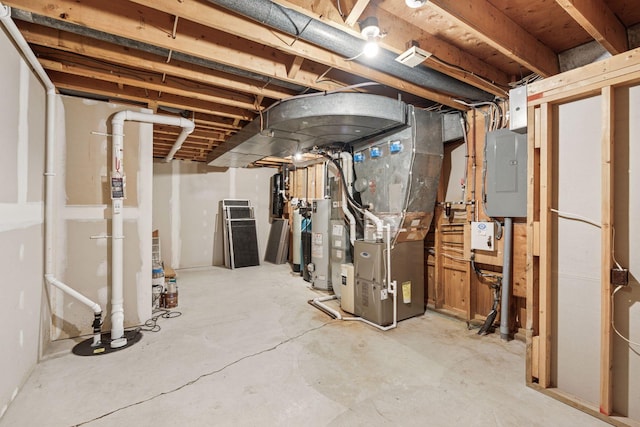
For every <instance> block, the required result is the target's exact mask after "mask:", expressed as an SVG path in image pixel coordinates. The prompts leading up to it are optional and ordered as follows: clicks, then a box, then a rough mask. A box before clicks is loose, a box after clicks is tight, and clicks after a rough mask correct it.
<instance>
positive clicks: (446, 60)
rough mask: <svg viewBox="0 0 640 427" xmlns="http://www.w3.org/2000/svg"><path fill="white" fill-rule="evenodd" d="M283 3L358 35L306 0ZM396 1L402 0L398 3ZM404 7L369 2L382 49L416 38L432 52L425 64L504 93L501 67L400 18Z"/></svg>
mask: <svg viewBox="0 0 640 427" xmlns="http://www.w3.org/2000/svg"><path fill="white" fill-rule="evenodd" d="M274 1H275V2H276V3H278V4H281V5H283V6H285V7H288V8H291V9H294V10H296V11H298V12H300V13H304V14H306V15H308V16H309V17H312V18H315V19H319V20H322V21H323V22H324V23H326V24H328V25H331V26H333V27H334V28H338V29H339V30H341V31H345V32H347V33H349V34H351V35H354V36H359V35H360V30H359V29H358V28H352V27H350V26H348V25H346V24H345V23H344V22H342V20H340V19H335V20H331V16H322V15H319V14H318V13H316V11H315V10H313V9H311V8H309V5H308V1H307V0H274ZM398 3H402V5H399V4H398ZM399 7H402V8H404V9H406V5H405V4H404V2H399V1H397V0H387V1H378V2H375V3H371V2H370V3H369V5H368V7H367V8H366V13H367V15H370V16H375V17H377V18H378V21H379V22H380V23H381V26H382V27H381V29H382V30H383V31H385V29H386V31H385V32H386V33H387V35H386V37H385V38H384V39H382V40H381V41H380V44H381V46H383V47H384V48H385V49H387V50H389V51H391V52H395V53H397V54H400V53H402V52H404V51H405V50H406V49H407V42H409V41H411V40H415V41H417V42H419V44H420V46H422V47H423V48H425V49H426V50H428V51H429V52H431V53H432V54H433V58H430V59H427V61H426V62H425V65H427V66H428V67H430V68H433V69H434V70H437V71H440V72H441V73H443V74H446V75H449V76H451V77H454V78H456V79H458V80H462V81H464V82H466V83H468V84H470V85H472V86H475V87H477V88H480V89H482V90H485V91H487V92H489V93H492V94H494V95H496V96H504V95H505V90H504V88H505V87H507V85H508V83H509V81H510V80H509V76H507V74H506V73H504V72H503V71H501V70H498V69H497V68H495V67H493V66H491V65H489V64H487V62H485V61H482V60H480V59H479V58H476V57H474V56H472V55H470V54H469V53H468V52H465V51H463V50H461V49H459V48H458V47H456V46H454V45H452V44H450V43H446V42H445V41H443V40H442V39H440V38H438V37H437V36H435V35H433V34H429V33H428V32H427V31H425V30H423V29H422V28H420V27H418V26H416V25H413V24H411V23H409V22H407V21H406V20H404V19H401V18H400V17H399V16H398V14H397V8H399Z"/></svg>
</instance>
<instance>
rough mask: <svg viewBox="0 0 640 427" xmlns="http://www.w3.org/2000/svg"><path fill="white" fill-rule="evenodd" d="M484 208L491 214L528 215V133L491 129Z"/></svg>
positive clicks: (486, 154)
mask: <svg viewBox="0 0 640 427" xmlns="http://www.w3.org/2000/svg"><path fill="white" fill-rule="evenodd" d="M485 161H486V176H485V186H484V187H485V194H484V197H485V200H484V202H485V209H486V212H487V214H488V215H489V216H492V217H493V216H499V217H511V218H514V217H526V216H527V135H526V134H520V133H516V132H511V131H510V130H508V129H499V130H497V131H493V132H488V133H487V140H486V147H485Z"/></svg>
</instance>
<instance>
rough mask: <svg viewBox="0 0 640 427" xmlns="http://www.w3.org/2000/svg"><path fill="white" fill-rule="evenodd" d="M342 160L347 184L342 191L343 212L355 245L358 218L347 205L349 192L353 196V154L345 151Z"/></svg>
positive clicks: (351, 239) (350, 238)
mask: <svg viewBox="0 0 640 427" xmlns="http://www.w3.org/2000/svg"><path fill="white" fill-rule="evenodd" d="M340 158H341V159H342V160H343V163H342V173H343V175H344V181H345V182H346V188H343V191H342V212H343V213H344V215H345V216H346V217H347V219H348V220H349V240H350V241H351V244H352V245H353V244H354V243H355V241H356V218H355V217H354V216H353V214H352V213H351V211H350V210H349V206H348V204H347V191H349V194H351V185H352V184H353V166H352V164H351V154H349V153H346V152H344V151H343V152H341V153H340ZM345 171H346V172H345Z"/></svg>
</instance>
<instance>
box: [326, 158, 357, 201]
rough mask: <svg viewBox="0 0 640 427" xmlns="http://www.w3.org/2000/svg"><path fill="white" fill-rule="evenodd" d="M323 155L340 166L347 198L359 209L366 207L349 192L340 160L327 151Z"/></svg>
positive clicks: (341, 178) (339, 170) (336, 165)
mask: <svg viewBox="0 0 640 427" xmlns="http://www.w3.org/2000/svg"><path fill="white" fill-rule="evenodd" d="M322 155H323V156H324V157H326V158H327V159H329V160H330V161H331V162H332V163H333V164H334V165H335V167H337V168H338V172H340V180H341V182H342V185H343V187H344V192H345V194H346V195H347V198H348V199H349V201H350V202H351V203H352V204H353V205H354V206H355V207H357V208H358V209H364V207H363V206H362V205H361V204H360V203H358V202H356V200H355V199H354V198H353V197H351V194H349V191H347V181H346V180H345V179H344V171H343V169H342V165H341V164H340V162H339V161H338V160H337V159H334V158H333V157H331V156H330V155H329V154H327V153H324V152H323V153H322Z"/></svg>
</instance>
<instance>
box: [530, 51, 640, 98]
mask: <svg viewBox="0 0 640 427" xmlns="http://www.w3.org/2000/svg"><path fill="white" fill-rule="evenodd" d="M638 82H640V48H636V49H633V50H630V51H628V52H625V53H623V54H620V55H616V56H614V57H611V58H609V59H607V60H606V61H599V62H595V63H593V64H588V65H585V66H584V67H580V68H576V69H574V70H570V71H567V72H564V73H562V74H560V75H558V76H554V77H550V78H548V79H543V80H539V81H537V82H535V83H532V84H530V85H529V87H528V88H527V92H528V105H529V106H532V105H539V104H541V103H544V102H554V101H557V100H563V101H567V100H569V99H573V98H584V97H587V96H591V95H597V94H599V93H600V91H601V89H602V88H603V87H605V86H615V85H618V84H624V85H631V84H635V83H638Z"/></svg>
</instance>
